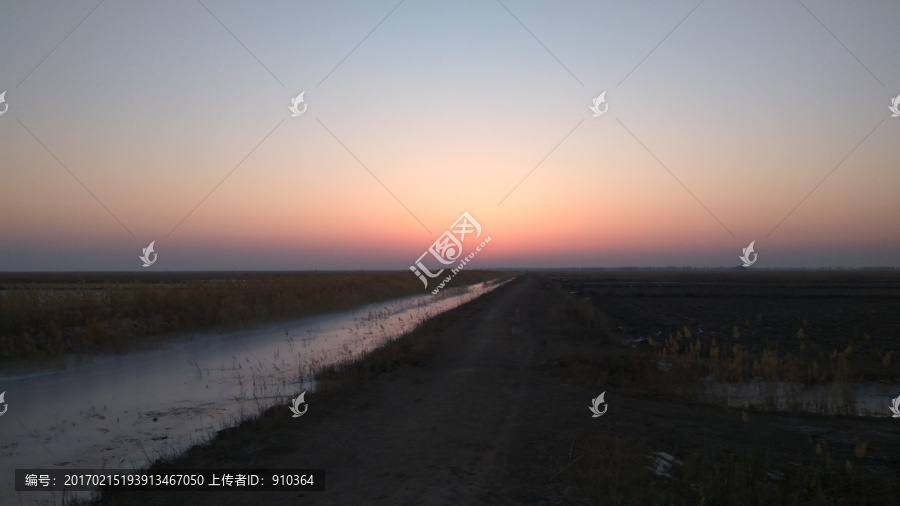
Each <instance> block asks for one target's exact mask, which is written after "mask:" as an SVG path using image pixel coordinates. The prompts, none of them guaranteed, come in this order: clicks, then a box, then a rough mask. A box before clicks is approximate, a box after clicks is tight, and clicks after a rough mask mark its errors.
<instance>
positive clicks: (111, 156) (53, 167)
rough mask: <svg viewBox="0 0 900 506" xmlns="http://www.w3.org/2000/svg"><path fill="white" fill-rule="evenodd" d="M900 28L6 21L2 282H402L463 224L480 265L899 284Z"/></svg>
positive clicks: (665, 19)
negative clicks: (814, 274) (854, 270)
mask: <svg viewBox="0 0 900 506" xmlns="http://www.w3.org/2000/svg"><path fill="white" fill-rule="evenodd" d="M898 19H900V4H898V3H897V2H892V1H882V2H849V1H844V2H838V1H814V0H801V1H777V2H776V1H765V0H763V1H759V2H742V1H715V0H706V1H700V2H698V1H696V0H692V1H667V2H639V1H618V2H574V1H563V2H552V3H550V2H538V1H514V0H502V1H497V0H492V1H489V0H483V1H478V2H475V1H459V2H442V1H437V0H404V1H398V0H390V1H366V2H288V1H283V2H279V1H271V2H265V3H260V4H258V5H257V4H254V5H250V4H247V3H246V2H236V1H221V0H202V1H197V0H182V1H166V0H161V1H158V2H139V1H127V0H123V1H112V0H110V1H103V2H96V1H66V2H28V1H5V2H3V3H2V4H0V93H3V92H5V95H4V96H3V97H4V100H5V102H4V103H0V111H3V110H4V108H6V112H5V113H4V114H3V115H2V116H0V149H2V151H0V160H2V161H0V271H86V270H92V271H93V270H96V271H134V272H144V271H154V270H155V271H180V270H294V269H298V270H310V269H389V270H406V269H408V268H409V267H410V266H411V265H413V264H414V262H415V261H416V260H417V259H418V258H419V257H420V255H422V254H423V253H425V252H427V251H428V248H429V247H430V246H431V245H432V244H433V243H435V241H437V240H438V239H439V238H440V236H441V235H442V234H443V233H444V232H445V231H447V230H448V228H449V227H450V226H451V224H453V223H454V222H455V221H456V220H457V218H459V217H460V215H462V213H463V212H468V213H469V214H470V216H471V217H472V218H473V219H475V220H476V221H477V222H478V224H479V225H480V226H481V228H482V232H481V235H480V236H479V237H478V238H472V237H471V236H468V237H466V238H464V239H465V240H464V241H463V242H462V243H461V247H462V252H463V253H465V254H468V253H469V252H470V251H473V250H474V248H475V247H476V245H477V244H479V241H482V240H484V239H486V238H487V237H490V239H491V241H490V243H489V244H487V245H486V246H485V247H484V248H483V249H482V251H479V252H478V255H477V259H473V260H472V261H471V263H470V265H471V266H472V267H471V268H502V267H540V268H544V267H547V268H553V267H563V268H565V267H622V266H648V267H662V266H689V267H736V266H740V265H741V264H742V263H744V262H743V261H742V260H741V259H740V258H739V257H740V256H742V254H743V249H744V248H746V247H747V246H748V245H750V243H751V242H753V245H754V252H753V253H752V254H751V255H748V257H747V258H748V259H754V258H755V261H754V263H753V264H752V266H751V267H750V268H757V269H766V268H821V267H871V266H886V267H900V199H898V196H900V170H898V169H900V149H898V142H897V141H898V138H900V117H892V113H891V111H890V109H889V108H890V106H891V105H892V100H894V97H898V96H900V65H897V54H898V53H900V30H897V20H898ZM301 92H303V102H302V104H300V105H298V111H300V110H301V109H303V108H304V107H305V111H303V114H301V115H298V116H296V117H294V116H292V113H291V111H290V110H289V107H290V106H291V104H292V100H293V99H295V97H297V96H298V95H299V94H300V93H301ZM603 92H605V95H604V96H603V98H604V99H605V102H602V103H600V104H598V106H597V111H598V112H602V113H603V114H599V115H597V114H595V112H593V111H592V110H591V106H592V105H593V103H594V101H595V99H596V98H597V97H598V96H599V95H600V94H601V93H603ZM898 100H900V99H898ZM604 111H605V112H604ZM151 242H153V243H154V253H153V255H155V257H153V255H150V256H148V258H151V259H152V258H155V261H154V262H153V263H152V264H151V265H150V266H149V267H143V266H142V264H143V263H144V262H143V261H142V260H141V259H140V258H139V257H140V256H142V254H143V248H146V247H147V246H148V245H149V244H150V243H151ZM450 253H452V251H451V252H450ZM457 253H459V252H457ZM448 255H450V254H448ZM452 257H453V256H452V255H450V258H452ZM423 262H424V263H425V264H426V265H428V266H441V264H438V263H435V262H436V259H435V258H432V256H431V255H430V254H429V256H428V257H427V258H426V259H425V260H423Z"/></svg>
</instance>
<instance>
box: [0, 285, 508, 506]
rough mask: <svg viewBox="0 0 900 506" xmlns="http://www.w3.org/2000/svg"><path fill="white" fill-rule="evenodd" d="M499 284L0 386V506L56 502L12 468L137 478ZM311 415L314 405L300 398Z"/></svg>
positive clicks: (90, 363)
mask: <svg viewBox="0 0 900 506" xmlns="http://www.w3.org/2000/svg"><path fill="white" fill-rule="evenodd" d="M497 286H499V285H495V284H484V283H482V284H478V285H473V286H471V287H468V288H467V289H466V288H463V289H456V290H455V292H454V291H451V293H448V294H446V295H442V296H437V297H435V296H432V295H431V294H425V295H421V296H415V297H408V298H404V299H398V300H395V301H392V302H388V303H378V304H371V305H368V306H365V307H363V308H361V309H359V310H356V311H350V312H344V313H333V314H328V315H322V316H317V317H310V318H304V319H300V320H294V321H291V322H283V323H279V324H277V326H269V327H267V328H265V329H263V330H252V331H243V332H235V333H229V334H224V335H200V336H197V337H195V338H193V339H191V340H186V341H183V342H178V343H176V344H173V345H172V346H170V347H168V348H166V349H163V350H157V351H152V352H141V353H135V354H131V355H128V356H118V357H96V358H92V359H89V360H82V361H81V362H79V363H77V364H76V363H69V364H67V366H66V367H65V368H64V369H62V370H55V371H40V372H37V373H34V374H28V375H19V376H15V377H13V376H5V377H4V376H0V392H3V391H6V395H5V397H6V399H5V400H6V403H7V404H8V406H9V408H8V411H7V413H6V414H5V415H4V416H2V417H0V462H2V463H3V466H2V476H0V503H2V504H18V503H20V502H21V503H32V502H33V501H34V500H38V501H50V500H52V499H56V500H58V499H59V496H58V495H57V496H56V497H55V498H54V497H52V496H51V495H50V494H49V493H35V492H21V493H16V492H15V491H14V486H13V474H14V473H13V470H14V469H17V468H20V469H21V468H132V467H141V466H144V465H146V464H147V463H148V462H149V461H151V460H153V459H155V458H156V457H159V456H161V455H171V454H172V453H175V452H179V451H181V450H184V449H186V448H188V447H190V446H191V445H192V444H195V443H197V442H200V441H202V440H204V439H205V438H207V437H208V436H209V434H210V433H211V431H215V430H219V429H222V428H224V427H227V426H230V425H233V424H235V423H236V422H237V421H239V420H240V419H241V418H243V417H246V416H252V415H254V414H255V413H257V412H258V411H259V410H260V409H262V408H266V407H269V406H272V405H276V404H283V405H284V406H285V414H286V416H288V415H290V412H289V410H288V407H287V406H288V405H289V404H290V399H291V398H292V397H295V396H296V395H297V393H299V392H300V391H302V390H306V389H311V388H312V387H313V385H311V384H310V382H309V381H310V380H309V373H310V371H311V370H313V368H314V367H320V366H324V365H328V364H333V363H336V362H339V361H341V360H346V359H349V358H352V357H355V356H358V355H359V354H361V353H365V352H366V351H369V350H371V349H373V348H374V347H377V346H378V345H380V344H382V343H383V342H385V340H388V339H392V338H396V337H398V336H400V335H402V334H404V333H406V332H408V331H410V330H412V329H413V328H414V327H415V326H416V325H418V324H419V323H421V322H422V321H424V320H426V319H428V318H430V317H432V316H434V315H436V314H439V313H442V312H444V311H447V310H449V309H452V308H454V307H456V306H459V305H460V304H463V303H465V302H468V301H470V300H472V299H474V298H476V297H478V296H480V295H482V294H484V293H486V292H488V291H490V290H492V289H494V288H496V287H497ZM306 401H307V402H308V403H309V411H308V413H307V414H306V415H305V416H315V395H309V394H308V395H307V396H306Z"/></svg>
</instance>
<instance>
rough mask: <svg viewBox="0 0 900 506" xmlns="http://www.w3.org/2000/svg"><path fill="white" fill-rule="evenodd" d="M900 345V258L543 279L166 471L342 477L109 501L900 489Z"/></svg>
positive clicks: (616, 498) (432, 327) (386, 500)
mask: <svg viewBox="0 0 900 506" xmlns="http://www.w3.org/2000/svg"><path fill="white" fill-rule="evenodd" d="M898 348H900V276H898V274H897V273H892V272H866V273H859V272H835V273H828V272H807V273H773V272H753V271H743V272H701V273H697V272H649V271H647V272H630V271H604V272H578V273H560V272H554V273H547V274H528V275H523V276H520V277H519V278H517V279H516V280H514V281H513V282H511V283H509V284H507V285H505V286H503V287H501V288H499V289H497V290H495V291H494V292H491V293H489V294H487V295H485V296H483V297H481V298H479V299H476V300H474V301H472V302H470V303H468V304H466V305H464V306H461V307H459V308H457V309H455V310H453V311H450V312H447V313H444V314H442V315H440V316H438V317H436V318H433V319H432V320H430V321H429V322H427V323H426V324H424V325H423V326H422V327H420V328H419V329H418V330H417V331H415V332H413V333H412V334H410V335H407V336H405V337H403V338H400V339H398V340H395V341H393V342H391V343H390V344H388V345H386V346H385V347H383V348H381V349H379V350H377V351H375V352H373V353H372V354H370V355H368V356H366V357H364V358H363V359H361V360H360V361H358V362H356V363H354V364H352V365H344V366H343V367H340V368H339V369H337V370H336V369H332V370H328V371H325V372H323V373H322V374H321V375H320V378H319V379H320V382H319V385H320V388H319V389H318V390H316V391H315V392H311V393H310V394H309V395H307V396H306V401H307V402H308V403H309V412H308V413H307V414H306V415H305V416H303V417H302V418H291V413H290V411H289V409H288V407H287V406H284V407H276V408H273V409H271V410H269V411H267V412H265V413H264V414H263V415H262V416H261V417H259V418H257V419H255V420H251V421H248V422H245V423H243V424H242V425H240V426H238V427H235V428H233V429H226V430H223V431H221V432H219V433H218V435H217V436H216V437H215V438H214V439H213V440H211V441H210V442H209V443H208V444H205V445H202V446H198V447H194V448H192V449H190V450H189V451H188V452H186V453H185V454H184V455H182V456H179V457H176V458H171V459H167V460H166V461H161V462H157V463H156V464H155V465H154V467H155V468H157V469H166V468H177V469H189V468H276V469H278V468H281V469H290V468H323V469H325V472H326V484H327V485H326V490H325V491H324V492H303V493H299V492H298V493H293V492H271V493H269V492H252V493H234V492H227V493H220V492H204V493H196V492H191V493H189V492H185V493H175V492H153V493H150V492H132V493H107V494H105V495H104V496H103V497H102V499H101V500H100V504H216V505H226V504H267V505H272V506H274V505H279V504H342V505H343V504H392V505H393V504H454V505H455V504H536V505H565V504H578V505H580V504H585V505H587V504H591V505H593V504H596V505H601V504H602V505H607V504H623V505H626V504H627V505H632V504H634V505H645V504H654V505H670V504H672V505H698V504H703V505H773V504H823V505H829V504H842V505H843V504H846V505H864V504H873V505H887V504H900V419H895V418H891V416H890V415H891V412H890V411H889V409H888V407H889V404H890V401H889V399H890V398H891V397H894V396H897V395H900V386H898V385H900V383H898V382H897V379H898V370H897V366H896V362H897V359H900V357H896V355H897V350H898ZM725 380H727V381H731V382H735V383H742V382H761V381H768V382H777V381H792V382H796V383H798V384H800V385H808V386H813V385H821V384H838V385H840V384H847V383H851V382H872V383H876V384H878V385H882V386H883V387H884V390H885V391H886V392H885V394H884V396H885V399H887V401H886V402H885V403H884V408H883V412H880V413H875V414H873V415H870V416H856V415H850V414H846V415H825V414H822V413H817V412H814V410H813V411H810V410H803V409H796V410H782V411H777V410H774V409H770V408H768V407H767V406H749V407H729V406H727V405H725V404H723V403H720V402H714V401H709V400H704V399H703V398H702V396H700V395H699V394H698V392H699V386H700V385H701V384H703V383H704V382H706V383H708V382H711V381H725ZM604 392H605V394H604V401H605V402H604V403H603V404H602V406H601V408H602V409H605V412H604V414H603V415H602V416H597V417H595V416H592V412H591V411H590V410H589V408H590V407H591V405H592V400H593V399H595V398H597V397H598V396H599V395H600V394H601V393H604Z"/></svg>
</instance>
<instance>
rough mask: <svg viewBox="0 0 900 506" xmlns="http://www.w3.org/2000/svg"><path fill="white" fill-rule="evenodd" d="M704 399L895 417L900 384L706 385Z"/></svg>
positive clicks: (759, 406) (765, 407) (773, 408)
mask: <svg viewBox="0 0 900 506" xmlns="http://www.w3.org/2000/svg"><path fill="white" fill-rule="evenodd" d="M700 392H701V394H700V395H701V398H702V399H703V400H704V401H707V402H716V403H722V404H726V405H728V406H731V407H739V408H741V407H742V408H753V409H763V410H770V411H790V412H795V413H816V414H821V415H846V416H871V417H887V416H891V411H890V406H891V404H892V403H891V398H892V397H896V396H897V395H900V385H898V384H896V383H895V384H893V385H889V384H884V383H875V382H868V383H828V384H821V385H803V384H801V383H789V382H784V381H779V382H766V381H756V382H753V383H722V382H704V383H703V384H702V387H701V390H700Z"/></svg>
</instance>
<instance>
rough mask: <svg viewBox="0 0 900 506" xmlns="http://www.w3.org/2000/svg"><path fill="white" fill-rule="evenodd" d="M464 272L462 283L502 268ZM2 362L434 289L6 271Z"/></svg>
mask: <svg viewBox="0 0 900 506" xmlns="http://www.w3.org/2000/svg"><path fill="white" fill-rule="evenodd" d="M500 276H501V274H500V273H497V272H488V271H477V270H472V271H463V272H461V273H460V274H459V275H457V277H456V278H454V286H456V287H461V286H465V285H467V284H471V283H477V282H481V281H485V280H488V279H493V278H497V277H500ZM0 285H2V288H3V290H2V291H0V362H10V361H19V360H34V359H38V360H40V359H47V358H53V357H59V356H62V355H64V354H66V353H73V352H74V353H91V352H117V353H122V352H126V351H131V350H134V349H140V348H145V347H148V346H152V345H154V344H156V343H158V342H159V341H160V340H161V339H164V338H166V336H167V335H168V337H171V335H172V334H174V333H178V332H191V331H201V330H228V329H235V328H242V327H247V326H250V325H254V324H259V323H263V322H271V321H276V320H285V319H292V318H300V317H304V316H308V315H313V314H320V313H326V312H331V311H341V310H348V309H352V308H355V307H359V306H361V305H363V304H366V303H370V302H379V301H383V300H389V299H393V298H397V297H403V296H409V295H419V294H426V293H427V292H426V291H425V290H424V289H423V287H422V284H421V283H420V282H419V280H418V279H416V277H415V276H413V275H412V274H410V273H409V272H354V273H346V272H329V273H241V274H196V273H185V274H161V275H157V276H152V275H151V276H146V275H145V276H136V275H134V276H131V277H129V276H127V275H117V274H109V275H97V274H94V275H85V276H83V277H81V278H78V277H77V275H58V276H57V277H54V276H52V275H33V276H31V277H28V276H22V275H20V276H16V275H6V276H4V277H3V278H0Z"/></svg>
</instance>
